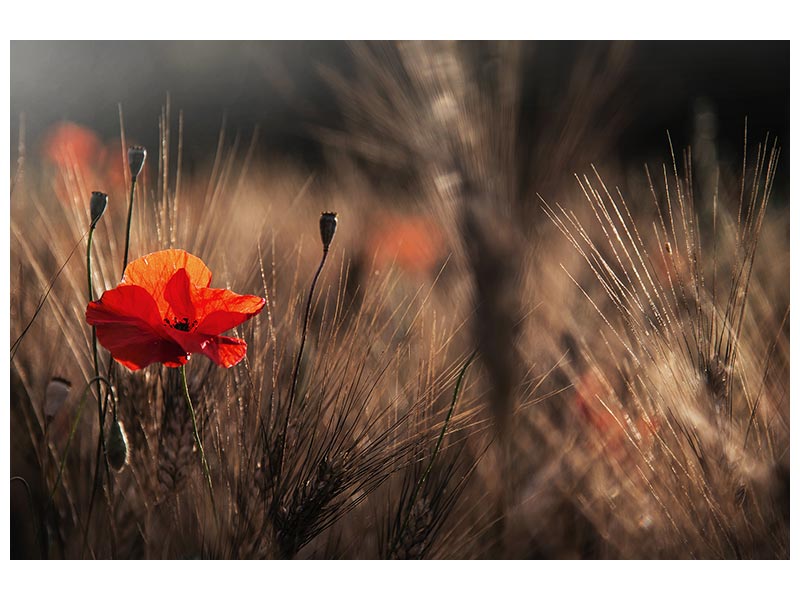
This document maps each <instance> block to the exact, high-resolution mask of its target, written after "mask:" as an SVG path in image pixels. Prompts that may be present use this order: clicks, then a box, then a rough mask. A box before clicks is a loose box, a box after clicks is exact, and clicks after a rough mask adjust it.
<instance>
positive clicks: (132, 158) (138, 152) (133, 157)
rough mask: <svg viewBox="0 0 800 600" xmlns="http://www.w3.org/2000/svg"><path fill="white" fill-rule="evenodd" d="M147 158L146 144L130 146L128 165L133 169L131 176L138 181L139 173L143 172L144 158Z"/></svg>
mask: <svg viewBox="0 0 800 600" xmlns="http://www.w3.org/2000/svg"><path fill="white" fill-rule="evenodd" d="M145 158H147V150H145V149H144V146H131V147H130V148H128V166H129V167H130V169H131V177H133V180H134V181H136V178H137V177H138V176H139V173H141V172H142V167H143V166H144V159H145Z"/></svg>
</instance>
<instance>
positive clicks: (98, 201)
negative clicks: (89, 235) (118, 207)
mask: <svg viewBox="0 0 800 600" xmlns="http://www.w3.org/2000/svg"><path fill="white" fill-rule="evenodd" d="M106 206H108V195H107V194H104V193H103V192H92V199H91V200H90V201H89V214H90V215H91V217H92V225H91V227H92V228H94V227H96V226H97V222H98V221H99V220H100V217H102V216H103V213H104V212H106Z"/></svg>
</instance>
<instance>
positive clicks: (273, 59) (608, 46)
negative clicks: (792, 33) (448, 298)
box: [10, 41, 789, 187]
mask: <svg viewBox="0 0 800 600" xmlns="http://www.w3.org/2000/svg"><path fill="white" fill-rule="evenodd" d="M374 45H375V46H381V44H380V43H376V44H374ZM475 45H476V46H477V45H478V44H475ZM384 46H385V48H384V49H383V50H384V51H385V54H386V55H387V56H390V55H391V47H390V46H389V45H388V44H385V45H384ZM609 53H617V54H621V55H623V56H624V60H620V61H618V62H617V63H616V64H617V65H618V66H617V68H616V71H615V72H613V73H611V75H612V76H613V82H610V83H612V84H613V89H612V90H611V91H610V93H609V94H608V97H607V102H606V104H605V105H604V106H602V107H601V110H599V111H598V112H597V113H596V118H597V119H600V120H607V121H608V122H609V123H613V127H611V129H612V130H611V131H609V132H607V134H606V136H605V141H606V151H608V152H611V153H613V154H614V155H615V156H616V157H618V158H620V159H621V160H623V161H625V162H628V161H631V162H633V163H635V166H636V167H637V168H639V167H640V166H641V163H642V162H643V159H645V158H649V157H650V156H658V157H661V156H662V155H663V153H664V150H665V148H666V135H665V132H666V131H667V130H669V131H670V133H671V134H672V136H673V140H680V144H679V145H681V146H683V145H686V144H688V143H690V142H691V141H692V140H693V138H696V136H697V134H698V126H701V127H702V128H703V132H704V133H703V135H705V136H706V137H709V136H710V137H712V139H713V140H714V141H715V143H716V147H717V151H718V152H719V156H720V159H721V160H722V161H723V162H725V161H726V160H732V161H733V162H734V163H736V162H737V161H738V158H737V157H738V154H739V153H740V152H741V147H742V139H743V123H744V119H745V117H748V119H749V122H750V124H751V126H755V127H756V128H758V130H757V131H759V132H761V131H762V130H767V129H768V130H769V131H770V132H771V133H773V134H775V135H777V137H778V140H779V143H780V145H781V147H782V160H786V161H787V162H786V164H788V157H789V136H788V133H789V129H788V128H789V42H772V41H770V42H738V41H733V42H704V41H697V42H664V41H647V42H631V43H624V44H620V43H615V44H612V43H607V42H530V43H525V44H524V45H523V50H522V76H521V86H522V89H521V101H520V107H521V108H520V110H521V112H522V114H521V115H520V127H521V128H523V129H526V130H523V131H520V132H518V133H519V135H520V137H523V138H528V139H530V140H532V141H534V140H536V139H537V132H538V131H539V130H540V129H541V128H542V127H546V126H547V125H546V124H547V123H548V120H549V115H555V114H556V113H557V111H558V110H559V109H563V107H561V106H560V103H561V102H563V100H564V93H565V91H566V90H567V89H568V88H569V87H570V86H574V85H578V86H580V85H581V84H582V83H583V84H584V85H587V86H589V85H596V83H593V80H592V79H591V78H587V77H583V78H581V77H580V73H579V69H578V68H576V65H577V67H579V66H580V62H581V61H582V60H583V58H584V57H586V56H603V55H607V54H609ZM486 60H487V61H488V60H491V59H486ZM476 64H478V65H480V60H478V61H476ZM390 67H391V64H390V59H388V58H387V69H389V68H390ZM328 70H332V71H333V72H335V73H337V74H339V75H341V76H343V77H344V78H349V77H352V76H353V74H354V72H355V71H356V70H357V65H356V64H355V61H354V58H353V55H352V53H351V52H350V48H349V46H348V44H347V43H346V42H338V41H333V42H324V41H323V42H318V41H288V42H269V41H267V42H263V41H230V42H204V41H148V42H137V41H130V42H122V41H111V42H108V41H85V42H84V41H72V42H70V41H67V42H35V41H34V42H27V41H26V42H12V43H11V115H10V116H11V143H12V157H13V156H15V152H14V151H15V150H16V146H17V143H18V139H19V130H20V115H23V114H24V122H25V131H26V139H27V143H28V145H29V147H31V148H33V149H40V148H41V145H42V143H43V139H44V138H45V136H46V134H47V133H48V132H49V131H52V128H53V126H54V125H56V124H58V123H59V122H63V121H69V122H72V123H75V124H77V125H81V126H84V127H88V128H90V129H91V130H93V131H94V132H96V134H97V135H98V137H99V138H101V139H103V140H109V139H112V138H114V137H118V136H119V117H118V105H119V104H121V105H122V109H123V113H124V119H125V124H126V128H127V129H128V132H129V134H131V135H133V136H134V137H135V138H136V140H137V141H138V142H140V143H142V144H144V145H147V146H149V147H155V146H156V144H157V140H158V135H159V134H158V128H157V122H158V117H159V114H160V112H161V107H162V105H164V103H165V99H166V97H167V95H169V97H170V103H171V107H172V109H173V112H175V113H176V112H177V110H179V109H180V110H183V112H184V119H185V130H184V132H185V134H184V139H185V142H186V143H185V147H184V158H185V163H184V165H185V167H186V168H187V169H189V170H190V171H191V170H192V168H193V165H194V166H195V167H196V166H197V164H198V161H199V162H202V161H203V160H204V159H206V158H207V157H208V156H209V155H210V154H212V153H213V151H214V150H215V146H216V142H217V137H218V135H219V132H220V129H221V127H222V126H223V123H224V124H225V127H226V129H227V130H228V131H230V132H241V133H242V134H245V135H248V136H249V135H250V134H251V133H252V131H253V130H254V129H255V128H258V130H259V132H260V133H259V136H258V142H257V144H258V150H259V151H260V152H261V153H263V154H264V155H265V156H275V155H277V156H278V157H279V158H280V159H281V160H282V161H292V162H294V161H296V162H298V163H300V165H302V166H303V167H310V168H313V169H316V170H317V171H318V174H321V173H324V172H325V170H326V168H327V167H328V166H330V165H329V162H328V161H327V160H326V158H325V153H324V151H323V150H324V149H323V146H322V144H321V142H320V139H319V136H318V135H316V131H317V130H318V128H320V127H322V128H330V129H341V128H343V127H344V126H345V123H344V117H343V111H342V108H341V106H340V104H339V103H338V102H337V99H336V95H335V93H334V90H333V89H332V87H331V86H330V85H328V82H327V81H326V79H325V77H324V76H323V73H324V72H326V71H328ZM581 82H582V83H581ZM592 93H593V91H592V89H590V88H589V89H586V90H584V94H585V95H586V96H591V95H592ZM367 167H368V168H374V167H375V165H367ZM569 167H571V168H573V170H576V171H579V170H583V169H585V167H586V165H585V164H576V165H569ZM382 179H383V182H384V183H386V182H387V181H389V182H391V181H392V178H386V177H383V178H382ZM786 184H788V169H782V170H781V171H780V172H779V173H778V179H777V182H776V185H777V186H778V187H782V186H785V185H786Z"/></svg>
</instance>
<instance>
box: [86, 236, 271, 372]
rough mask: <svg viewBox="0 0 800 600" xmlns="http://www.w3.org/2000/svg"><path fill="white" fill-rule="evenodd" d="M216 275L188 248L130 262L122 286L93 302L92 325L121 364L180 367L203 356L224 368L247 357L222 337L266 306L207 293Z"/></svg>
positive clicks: (236, 342)
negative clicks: (195, 357)
mask: <svg viewBox="0 0 800 600" xmlns="http://www.w3.org/2000/svg"><path fill="white" fill-rule="evenodd" d="M210 283H211V271H209V270H208V267H206V266H205V264H203V261H202V260H200V259H199V258H197V257H196V256H192V255H191V254H189V253H188V252H185V251H184V250H163V251H161V252H154V253H153V254H148V255H147V256H143V257H142V258H139V259H137V260H134V261H133V262H131V263H130V264H129V265H128V267H127V268H126V269H125V274H124V276H123V278H122V282H121V283H120V284H119V285H118V286H117V287H116V288H114V289H113V290H108V291H107V292H105V293H104V294H103V296H102V297H101V298H100V299H99V300H97V301H95V302H90V303H89V306H88V307H87V308H86V321H87V322H88V323H89V324H90V325H94V326H95V327H96V328H97V339H98V340H99V341H100V343H101V344H102V345H103V346H104V347H106V348H107V349H108V350H109V351H110V352H111V355H112V356H113V357H114V359H115V360H116V361H117V362H119V363H122V364H123V365H125V366H126V367H128V368H129V369H132V370H134V371H135V370H137V369H142V368H144V367H146V366H147V365H149V364H151V363H154V362H160V363H164V364H165V365H166V366H168V367H180V366H181V365H184V364H186V361H187V360H189V355H190V354H193V353H201V354H205V355H206V356H208V357H209V358H210V359H211V360H213V361H214V362H215V363H217V364H218V365H220V366H223V367H232V366H233V365H235V364H236V363H238V362H239V361H240V360H242V358H244V355H245V352H246V351H247V344H246V343H245V341H244V340H241V339H239V338H232V337H226V336H222V335H220V334H221V333H222V332H224V331H227V330H228V329H231V328H232V327H236V326H237V325H239V324H241V323H244V322H245V321H246V320H247V319H249V318H250V317H252V316H253V315H255V314H258V313H259V312H260V311H261V309H262V308H264V303H265V301H264V299H263V298H259V297H258V296H242V295H239V294H234V293H233V292H231V291H229V290H223V289H216V288H210V287H208V286H209V284H210Z"/></svg>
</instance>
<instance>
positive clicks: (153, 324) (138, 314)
mask: <svg viewBox="0 0 800 600" xmlns="http://www.w3.org/2000/svg"><path fill="white" fill-rule="evenodd" d="M86 321H87V323H89V324H90V325H94V326H95V328H96V329H97V340H98V341H99V342H100V343H101V344H102V345H103V346H104V347H105V348H107V349H108V350H109V352H111V356H113V357H114V360H116V361H117V362H119V363H121V364H123V365H125V366H126V367H128V368H129V369H131V370H133V371H136V370H138V369H142V368H144V367H146V366H147V365H149V364H151V363H154V362H163V363H164V364H166V365H168V366H180V365H181V364H184V363H186V352H185V351H184V349H183V348H182V347H181V346H180V345H179V344H176V343H175V342H174V341H173V340H172V339H171V338H170V337H169V336H165V335H164V332H163V329H166V328H164V326H163V325H162V324H161V323H160V322H159V321H160V314H159V312H158V307H157V306H156V303H155V300H153V298H152V297H151V296H150V294H149V293H148V292H147V291H146V290H145V289H143V288H141V287H139V286H135V285H127V286H120V287H117V288H115V289H113V290H108V291H107V292H105V293H104V294H103V296H102V297H101V298H100V300H98V301H96V302H90V303H89V306H87V307H86ZM162 328H163V329H162Z"/></svg>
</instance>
